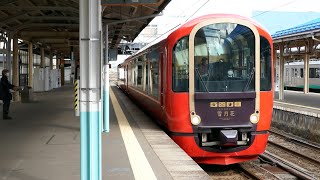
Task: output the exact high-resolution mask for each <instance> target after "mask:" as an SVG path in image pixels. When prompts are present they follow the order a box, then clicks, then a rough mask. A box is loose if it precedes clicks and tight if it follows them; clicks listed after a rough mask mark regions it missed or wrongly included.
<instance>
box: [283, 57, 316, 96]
mask: <svg viewBox="0 0 320 180" xmlns="http://www.w3.org/2000/svg"><path fill="white" fill-rule="evenodd" d="M284 73H285V77H284V86H285V89H292V90H298V89H301V88H302V89H303V87H304V62H303V61H302V62H286V63H285V65H284ZM309 78H310V80H309V88H310V91H311V90H319V91H320V61H319V60H317V61H314V60H310V64H309Z"/></svg>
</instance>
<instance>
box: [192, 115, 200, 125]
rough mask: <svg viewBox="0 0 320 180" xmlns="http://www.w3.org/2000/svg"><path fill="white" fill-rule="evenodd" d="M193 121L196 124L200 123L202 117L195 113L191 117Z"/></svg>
mask: <svg viewBox="0 0 320 180" xmlns="http://www.w3.org/2000/svg"><path fill="white" fill-rule="evenodd" d="M191 123H192V124H193V125H195V126H197V125H199V124H200V123H201V118H200V116H198V115H194V116H192V118H191Z"/></svg>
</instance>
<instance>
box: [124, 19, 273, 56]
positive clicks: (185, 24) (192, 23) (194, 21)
mask: <svg viewBox="0 0 320 180" xmlns="http://www.w3.org/2000/svg"><path fill="white" fill-rule="evenodd" d="M213 17H216V18H222V17H223V18H228V17H229V18H239V19H243V20H247V21H250V22H251V23H252V24H254V25H255V26H256V27H257V28H258V29H260V30H263V31H265V32H267V31H266V30H265V29H264V28H263V27H262V26H261V25H260V24H258V23H257V22H255V21H254V20H252V19H250V18H247V17H243V16H240V15H236V14H208V15H204V16H200V17H197V18H195V19H192V20H190V21H187V22H183V23H180V24H178V25H176V26H175V27H173V28H172V29H170V30H168V31H167V32H165V33H164V34H162V35H160V36H159V37H158V38H156V39H155V40H154V41H152V42H150V43H149V44H148V45H146V46H144V47H143V48H141V49H140V50H139V51H137V52H136V53H134V54H132V56H130V57H134V56H136V55H138V54H140V53H142V52H143V51H145V50H146V49H148V48H150V47H152V46H153V45H155V44H157V43H160V42H161V41H163V40H165V39H167V38H168V37H169V35H171V34H172V33H174V32H175V31H177V30H179V29H180V28H184V27H193V26H195V25H196V24H198V23H199V22H201V21H204V20H206V19H210V18H213ZM270 38H271V36H270Z"/></svg>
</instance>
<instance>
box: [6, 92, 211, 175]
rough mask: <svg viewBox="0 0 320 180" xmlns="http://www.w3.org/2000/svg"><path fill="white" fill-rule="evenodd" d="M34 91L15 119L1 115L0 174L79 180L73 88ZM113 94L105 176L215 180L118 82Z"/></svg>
mask: <svg viewBox="0 0 320 180" xmlns="http://www.w3.org/2000/svg"><path fill="white" fill-rule="evenodd" d="M35 96H36V99H37V101H36V102H33V103H12V105H11V112H10V115H11V116H12V117H13V119H12V120H2V119H1V120H0V144H1V146H0V179H1V180H57V179H59V180H79V179H80V121H79V117H75V116H74V110H73V87H72V86H65V87H62V88H60V89H55V90H53V91H50V92H45V93H36V94H35ZM110 99H111V100H110V104H112V105H110V106H111V107H110V132H109V133H108V134H106V133H103V134H102V179H112V180H127V179H128V180H130V179H148V180H149V179H161V180H162V179H163V180H169V179H202V180H203V179H210V177H209V176H208V175H207V174H206V173H205V172H204V171H203V170H202V168H201V167H199V166H198V164H196V163H195V162H194V161H193V160H192V159H191V158H190V157H189V156H188V155H187V154H186V153H185V152H184V151H183V150H181V149H180V148H179V147H178V146H177V145H176V144H175V143H174V142H173V141H172V140H171V139H170V138H169V137H168V136H167V135H166V134H165V133H164V132H163V131H162V130H161V129H160V128H159V127H158V126H157V125H156V124H155V123H154V122H153V121H152V120H150V118H149V117H147V116H145V114H144V113H143V112H141V111H140V110H139V108H138V107H136V106H135V105H134V104H133V103H132V102H131V101H130V100H129V99H128V98H127V97H126V96H125V95H124V94H123V93H122V92H120V90H119V89H118V88H116V87H115V86H112V87H111V93H110ZM1 109H2V108H1Z"/></svg>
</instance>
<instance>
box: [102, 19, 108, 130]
mask: <svg viewBox="0 0 320 180" xmlns="http://www.w3.org/2000/svg"><path fill="white" fill-rule="evenodd" d="M108 35H109V31H108V25H106V27H105V57H104V62H103V76H104V78H103V82H104V83H103V131H104V132H109V65H108V59H109V53H108V52H109V46H108Z"/></svg>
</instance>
